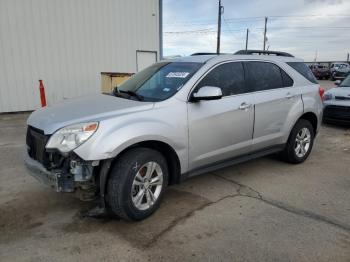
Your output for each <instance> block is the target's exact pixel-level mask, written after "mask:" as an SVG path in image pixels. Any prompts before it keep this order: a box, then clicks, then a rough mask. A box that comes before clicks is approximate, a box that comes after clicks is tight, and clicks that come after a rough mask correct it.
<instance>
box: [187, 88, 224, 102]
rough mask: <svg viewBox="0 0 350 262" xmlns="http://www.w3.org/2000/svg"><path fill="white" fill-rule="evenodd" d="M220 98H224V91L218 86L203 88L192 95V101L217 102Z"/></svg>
mask: <svg viewBox="0 0 350 262" xmlns="http://www.w3.org/2000/svg"><path fill="white" fill-rule="evenodd" d="M220 98H222V91H221V88H220V87H216V86H203V87H201V88H200V89H199V90H198V91H197V92H196V93H194V94H193V95H192V101H200V100H216V99H220Z"/></svg>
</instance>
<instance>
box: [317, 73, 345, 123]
mask: <svg viewBox="0 0 350 262" xmlns="http://www.w3.org/2000/svg"><path fill="white" fill-rule="evenodd" d="M335 84H336V85H338V87H336V88H332V89H330V90H328V91H327V92H326V93H325V94H324V98H323V99H324V102H323V104H324V111H323V121H324V122H326V123H336V124H350V75H348V76H347V77H346V78H345V79H344V80H343V81H340V80H337V81H335Z"/></svg>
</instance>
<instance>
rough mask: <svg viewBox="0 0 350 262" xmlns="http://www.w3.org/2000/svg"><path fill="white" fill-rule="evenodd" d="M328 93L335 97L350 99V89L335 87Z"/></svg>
mask: <svg viewBox="0 0 350 262" xmlns="http://www.w3.org/2000/svg"><path fill="white" fill-rule="evenodd" d="M326 93H329V94H332V95H333V96H345V97H349V98H350V87H335V88H332V89H330V90H328V91H327V92H326Z"/></svg>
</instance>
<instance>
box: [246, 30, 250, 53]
mask: <svg viewBox="0 0 350 262" xmlns="http://www.w3.org/2000/svg"><path fill="white" fill-rule="evenodd" d="M248 34H249V29H248V28H247V35H246V37H245V50H246V51H247V50H248Z"/></svg>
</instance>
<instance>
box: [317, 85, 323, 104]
mask: <svg viewBox="0 0 350 262" xmlns="http://www.w3.org/2000/svg"><path fill="white" fill-rule="evenodd" d="M318 93H319V94H320V97H321V100H322V101H323V99H324V97H323V96H324V88H323V87H319V88H318Z"/></svg>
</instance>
